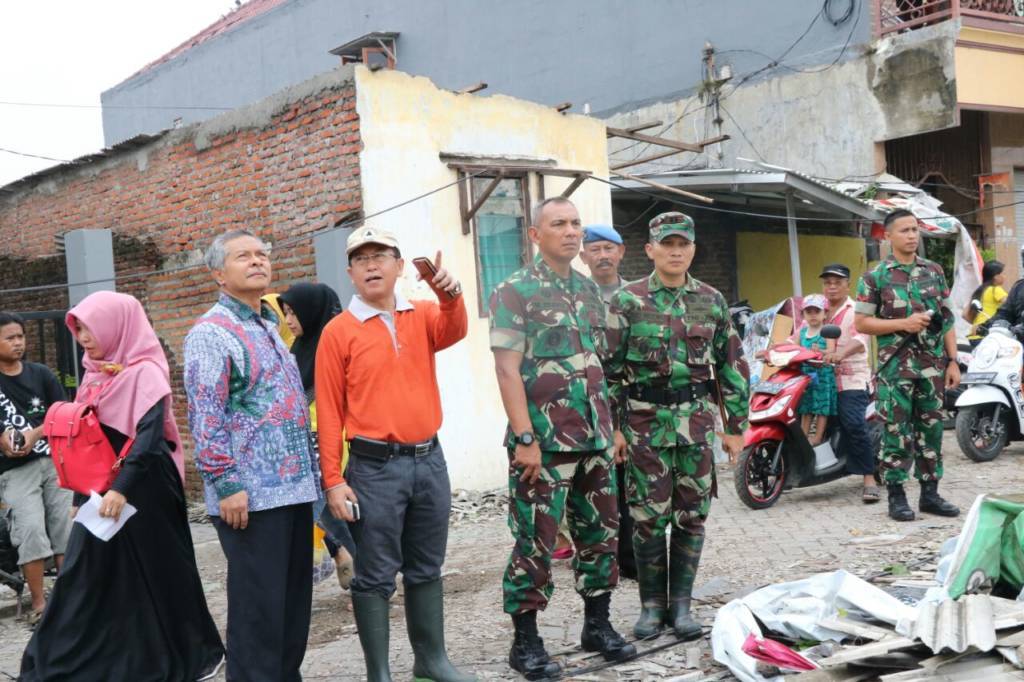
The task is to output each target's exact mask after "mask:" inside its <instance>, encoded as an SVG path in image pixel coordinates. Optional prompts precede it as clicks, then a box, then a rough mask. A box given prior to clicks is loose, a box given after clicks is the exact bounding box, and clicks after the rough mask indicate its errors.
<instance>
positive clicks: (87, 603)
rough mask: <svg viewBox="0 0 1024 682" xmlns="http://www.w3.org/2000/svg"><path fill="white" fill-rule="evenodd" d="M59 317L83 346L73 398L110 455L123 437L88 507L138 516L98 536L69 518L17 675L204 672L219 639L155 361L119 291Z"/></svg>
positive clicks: (137, 307)
mask: <svg viewBox="0 0 1024 682" xmlns="http://www.w3.org/2000/svg"><path fill="white" fill-rule="evenodd" d="M67 323H68V326H69V327H70V328H71V331H72V333H73V334H74V335H75V337H76V338H77V339H78V342H79V343H80V344H81V345H82V347H83V348H84V349H85V353H86V357H85V358H84V360H83V364H84V365H85V367H86V370H87V371H86V373H85V376H84V377H83V378H82V384H81V388H80V390H79V393H78V397H77V398H76V401H77V402H89V403H91V404H93V405H94V406H95V407H96V412H97V415H98V416H99V419H100V422H101V423H102V425H103V431H104V433H105V434H106V436H107V438H108V440H109V441H110V444H111V446H112V447H113V449H114V451H115V452H120V451H121V448H122V446H123V445H124V444H125V443H126V442H127V441H128V439H134V443H133V444H132V445H131V446H130V449H129V451H128V455H127V457H126V458H125V460H124V464H123V466H122V468H121V470H120V472H119V473H118V475H117V477H116V478H115V480H114V482H113V484H112V485H111V486H110V490H108V491H105V492H104V494H103V500H102V502H101V504H100V514H101V515H103V516H107V517H111V518H117V517H119V516H120V514H121V513H122V511H123V510H124V505H125V504H126V503H128V504H131V505H132V506H134V507H135V508H136V509H137V510H138V511H137V512H136V514H135V515H134V516H132V517H131V518H129V519H128V521H127V522H126V523H125V525H124V527H123V528H121V530H120V531H118V533H117V534H116V535H114V536H113V537H112V538H111V539H110V540H109V541H108V542H104V541H102V540H100V539H99V538H97V537H95V536H94V535H92V534H91V533H90V532H89V531H88V530H87V529H86V528H85V527H84V526H83V525H81V524H78V523H76V524H74V526H73V529H72V531H71V537H70V539H69V541H68V547H67V552H66V554H65V556H64V565H63V567H62V569H61V571H60V574H59V576H58V577H57V582H56V584H55V585H54V588H53V594H52V595H51V597H50V600H49V602H48V603H47V607H46V611H45V612H44V614H43V617H42V620H40V621H39V624H38V626H37V627H36V631H35V633H34V634H33V636H32V639H31V641H30V642H29V644H28V647H27V648H26V649H25V653H24V655H23V657H22V661H21V676H20V677H19V679H20V680H24V681H26V682H35V681H37V680H38V681H40V682H42V681H45V680H97V681H98V680H126V681H127V680H130V681H131V682H150V681H152V682H157V681H160V682H166V681H169V680H175V681H177V680H180V681H183V682H185V681H187V682H191V681H192V680H205V679H212V678H213V677H214V676H215V675H216V673H217V670H218V669H219V667H220V664H221V662H222V660H223V657H224V646H223V644H222V643H221V639H220V635H219V634H218V633H217V628H216V626H215V625H214V622H213V619H212V618H211V617H210V612H209V610H208V609H207V606H206V598H205V596H204V595H203V586H202V582H201V581H200V578H199V571H198V569H197V568H196V560H195V552H194V550H193V547H192V537H191V535H190V534H189V528H188V519H187V516H186V511H185V495H184V489H183V487H182V481H183V480H184V471H183V465H182V452H181V440H180V438H179V436H178V429H177V426H176V424H175V421H174V415H173V413H172V412H171V387H170V382H169V372H168V366H167V359H166V357H165V356H164V353H163V350H162V349H161V347H160V342H159V340H158V339H157V336H156V334H155V333H154V332H153V328H152V327H151V326H150V324H149V322H148V321H147V320H146V316H145V313H144V312H143V309H142V305H141V304H140V303H139V302H138V301H137V300H136V299H134V298H133V297H131V296H127V295H125V294H117V293H114V292H107V291H104V292H98V293H95V294H92V295H90V296H88V297H87V298H85V300H83V301H82V302H81V303H80V304H78V305H77V306H75V307H74V308H73V309H72V310H71V311H70V312H69V313H68V317H67ZM85 499H86V498H85V496H83V495H76V502H75V503H76V505H78V504H80V503H82V502H84V501H85Z"/></svg>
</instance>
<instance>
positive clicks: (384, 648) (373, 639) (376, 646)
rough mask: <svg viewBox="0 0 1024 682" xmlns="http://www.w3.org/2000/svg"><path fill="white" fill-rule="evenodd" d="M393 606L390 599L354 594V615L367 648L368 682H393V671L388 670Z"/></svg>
mask: <svg viewBox="0 0 1024 682" xmlns="http://www.w3.org/2000/svg"><path fill="white" fill-rule="evenodd" d="M389 606H390V604H389V603H388V600H387V599H385V598H384V597H381V596H380V595H377V594H374V593H372V592H370V593H363V592H353V593H352V612H353V614H355V617H356V628H358V629H359V644H360V645H362V647H363V659H364V660H365V661H366V679H367V680H368V682H391V670H390V668H388V640H389V637H390V622H389V620H388V619H389V617H390V615H391V612H390V610H389Z"/></svg>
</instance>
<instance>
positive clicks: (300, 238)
mask: <svg viewBox="0 0 1024 682" xmlns="http://www.w3.org/2000/svg"><path fill="white" fill-rule="evenodd" d="M485 172H486V171H485V170H479V171H477V172H475V173H467V174H466V175H464V176H462V177H460V178H458V179H457V180H454V181H452V182H449V183H448V184H447V185H441V186H440V187H436V188H434V189H432V190H430V191H429V192H424V193H423V194H419V195H417V196H415V197H412V198H411V199H406V200H405V201H402V202H399V203H397V204H394V205H393V206H388V207H387V208H383V209H381V210H379V211H377V212H376V213H371V214H370V215H367V216H363V217H362V218H355V219H353V220H349V221H346V222H344V223H339V224H337V225H334V226H333V227H327V228H324V229H322V230H316V231H314V232H309V233H306V234H301V235H296V236H294V237H289V238H287V239H282V240H281V241H279V242H277V244H276V246H277V247H278V248H280V247H285V246H291V245H292V244H298V243H300V242H304V241H307V240H310V239H313V238H314V237H318V236H320V235H323V234H329V233H331V232H337V231H338V230H346V229H348V228H351V227H357V226H359V225H362V224H363V223H365V222H366V221H367V220H370V219H371V218H376V217H378V216H381V215H384V214H385V213H388V212H390V211H394V210H396V209H399V208H402V207H403V206H408V205H409V204H411V203H414V202H417V201H420V200H421V199H425V198H427V197H429V196H431V195H432V194H437V193H438V192H441V191H443V190H446V189H448V188H449V187H454V186H455V185H458V184H459V183H460V182H465V181H468V180H471V179H473V178H475V177H476V176H478V175H480V174H482V173H485ZM199 267H202V264H201V263H190V264H188V265H179V266H178V267H174V268H167V269H162V270H151V271H149V272H135V273H132V274H129V275H115V276H114V277H113V278H109V277H106V278H103V279H94V280H90V281H86V282H67V283H61V284H38V285H35V286H30V287H17V288H14V289H0V294H20V293H27V292H33V291H50V290H53V289H64V288H66V287H80V286H88V285H90V284H104V283H107V282H110V281H112V280H113V281H115V282H126V281H130V280H135V279H145V278H149V277H155V276H159V275H173V274H175V273H178V272H184V271H186V270H194V269H196V268H199Z"/></svg>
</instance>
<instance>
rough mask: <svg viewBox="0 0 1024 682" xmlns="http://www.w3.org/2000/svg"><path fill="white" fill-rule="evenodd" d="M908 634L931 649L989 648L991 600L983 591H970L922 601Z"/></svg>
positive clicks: (992, 620)
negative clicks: (950, 596)
mask: <svg viewBox="0 0 1024 682" xmlns="http://www.w3.org/2000/svg"><path fill="white" fill-rule="evenodd" d="M911 636H912V637H914V638H915V639H919V640H921V641H922V642H923V643H924V644H925V645H926V646H927V647H928V648H929V649H931V650H932V651H933V652H935V653H941V652H943V651H954V652H956V653H958V654H960V653H964V652H965V651H967V650H968V649H972V650H975V651H991V650H992V649H994V648H995V646H996V628H995V618H994V616H993V607H992V601H991V600H990V599H989V598H988V596H987V595H981V594H972V595H967V596H965V597H961V598H960V599H957V600H956V601H953V600H946V601H942V602H939V603H937V604H936V603H933V602H929V603H922V604H921V605H920V606H919V607H918V616H917V620H916V621H915V622H914V628H913V630H912V632H911Z"/></svg>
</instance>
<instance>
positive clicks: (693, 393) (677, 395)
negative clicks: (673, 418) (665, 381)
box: [629, 381, 714, 405]
mask: <svg viewBox="0 0 1024 682" xmlns="http://www.w3.org/2000/svg"><path fill="white" fill-rule="evenodd" d="M713 385H714V384H713V382H710V381H705V382H702V383H699V384H691V385H689V386H686V387H684V388H677V389H675V390H670V389H667V388H665V387H664V386H637V385H635V384H631V385H630V387H629V397H630V398H632V399H633V400H639V401H641V402H644V403H653V404H655V405H679V404H681V403H688V402H690V401H692V400H696V399H697V398H703V397H704V396H706V395H711V394H712V392H713V391H712V386H713Z"/></svg>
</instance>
